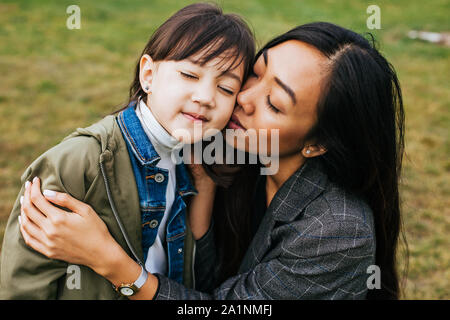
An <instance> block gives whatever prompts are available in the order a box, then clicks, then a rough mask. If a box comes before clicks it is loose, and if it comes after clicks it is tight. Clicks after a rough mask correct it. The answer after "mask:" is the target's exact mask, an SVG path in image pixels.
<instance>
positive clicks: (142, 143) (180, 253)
mask: <svg viewBox="0 0 450 320" xmlns="http://www.w3.org/2000/svg"><path fill="white" fill-rule="evenodd" d="M135 107H136V103H135V102H132V103H130V105H129V106H128V108H127V109H125V110H124V111H122V112H120V114H119V115H118V117H117V121H118V124H119V127H120V129H121V131H122V135H123V137H124V139H125V141H126V144H127V148H128V153H129V155H130V160H131V165H132V167H133V172H134V176H135V179H136V184H137V189H138V193H139V205H140V210H141V221H142V248H143V252H144V261H146V259H147V253H148V249H149V248H150V247H151V246H152V245H153V243H154V242H155V238H156V236H157V234H158V228H159V225H160V223H161V220H162V218H163V216H164V211H165V208H166V190H167V183H168V180H169V172H168V170H166V169H162V168H158V167H157V166H156V165H157V164H158V161H159V160H160V159H161V158H160V156H159V155H158V153H157V152H156V150H155V148H154V147H153V145H152V143H151V142H150V139H149V138H148V136H147V134H146V133H145V131H144V129H143V128H142V125H141V122H140V121H139V118H138V116H137V115H136V112H135ZM175 171H176V194H175V199H174V202H173V204H172V209H171V212H170V215H169V217H168V219H167V225H166V238H165V243H164V246H165V249H166V253H167V265H168V274H167V275H166V276H167V277H168V278H170V279H172V280H174V281H176V282H178V283H182V281H183V267H184V240H185V235H186V203H185V198H186V197H188V196H190V195H195V194H197V191H196V190H195V188H194V186H193V184H192V183H191V181H190V178H189V175H188V172H187V168H186V166H185V165H184V164H183V163H181V164H178V165H176V169H175Z"/></svg>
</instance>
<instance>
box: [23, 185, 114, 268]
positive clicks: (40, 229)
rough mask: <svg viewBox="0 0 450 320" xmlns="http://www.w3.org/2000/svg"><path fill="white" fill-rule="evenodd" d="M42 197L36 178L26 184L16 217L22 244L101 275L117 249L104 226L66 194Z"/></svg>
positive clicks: (89, 211)
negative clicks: (17, 217) (110, 256)
mask: <svg viewBox="0 0 450 320" xmlns="http://www.w3.org/2000/svg"><path fill="white" fill-rule="evenodd" d="M44 195H45V197H44V196H43V195H42V194H41V189H40V181H39V179H38V178H34V179H33V183H30V182H27V183H26V184H25V193H24V196H23V198H22V199H21V205H22V207H21V215H20V216H19V222H20V231H21V232H22V235H23V238H24V240H25V243H26V244H27V245H28V246H30V247H32V248H33V249H35V250H36V251H38V252H40V253H42V254H44V255H45V256H47V257H49V258H52V259H58V260H64V261H66V262H69V263H74V264H81V265H85V266H88V267H90V268H91V269H93V270H94V271H96V272H97V273H100V271H101V269H102V267H104V265H103V264H105V263H108V262H107V261H108V255H110V254H111V251H112V250H117V247H118V246H119V245H118V244H117V242H116V241H115V240H114V239H113V238H112V236H111V234H110V233H109V231H108V228H107V227H106V225H105V223H104V222H103V221H102V220H101V219H100V218H99V217H98V215H97V214H96V212H95V211H94V210H93V209H92V208H91V207H90V206H89V205H87V204H85V203H83V202H81V201H78V200H77V199H75V198H73V197H71V196H70V195H68V194H66V193H60V192H54V191H50V190H44ZM49 201H50V202H52V203H54V204H56V205H58V206H61V207H65V208H68V209H69V210H71V211H72V212H67V211H64V210H62V209H59V208H57V207H56V206H54V205H52V203H50V202H49Z"/></svg>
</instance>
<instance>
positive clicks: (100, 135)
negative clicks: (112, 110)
mask: <svg viewBox="0 0 450 320" xmlns="http://www.w3.org/2000/svg"><path fill="white" fill-rule="evenodd" d="M118 129H119V128H118V126H117V123H116V117H115V116H113V115H109V116H106V117H105V118H103V119H102V120H100V121H98V122H96V123H94V124H93V125H91V126H89V127H86V128H77V129H76V130H75V132H73V133H71V134H70V135H69V136H67V137H66V138H65V139H64V140H66V139H70V138H73V137H78V136H88V137H92V138H95V139H96V140H97V141H98V143H99V144H100V146H101V152H102V153H103V152H105V150H106V149H109V150H111V151H114V150H115V149H116V146H117V142H116V141H115V139H114V138H115V134H116V131H117V130H118Z"/></svg>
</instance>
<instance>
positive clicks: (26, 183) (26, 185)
mask: <svg viewBox="0 0 450 320" xmlns="http://www.w3.org/2000/svg"><path fill="white" fill-rule="evenodd" d="M29 186H30V181H27V182H25V189H28V187H29Z"/></svg>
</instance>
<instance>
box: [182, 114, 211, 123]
mask: <svg viewBox="0 0 450 320" xmlns="http://www.w3.org/2000/svg"><path fill="white" fill-rule="evenodd" d="M182 114H183V116H185V117H186V118H188V119H189V120H192V121H202V122H203V121H208V119H206V118H205V117H204V116H202V115H200V114H196V113H187V112H182Z"/></svg>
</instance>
